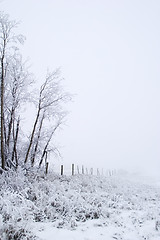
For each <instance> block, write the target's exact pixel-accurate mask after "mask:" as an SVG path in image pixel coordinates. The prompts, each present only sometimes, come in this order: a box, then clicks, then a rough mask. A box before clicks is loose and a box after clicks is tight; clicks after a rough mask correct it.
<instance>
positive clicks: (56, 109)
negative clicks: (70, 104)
mask: <svg viewBox="0 0 160 240" xmlns="http://www.w3.org/2000/svg"><path fill="white" fill-rule="evenodd" d="M70 99H71V95H70V94H68V93H66V92H65V91H64V90H63V86H62V79H61V75H60V70H59V69H56V70H55V71H53V72H51V73H48V74H47V76H46V79H45V82H44V83H43V84H42V86H41V87H40V91H39V95H38V97H37V100H36V102H35V105H36V112H37V113H36V117H35V121H34V124H33V129H32V132H31V135H30V139H29V144H28V148H27V151H26V155H25V163H27V161H28V158H29V156H30V158H31V164H32V165H34V163H35V157H36V155H37V154H38V153H39V154H38V156H39V157H40V161H39V166H41V164H42V162H43V159H44V157H45V154H46V153H47V151H49V146H50V143H51V140H52V137H53V135H54V134H55V132H56V130H57V129H58V128H59V127H60V126H61V124H62V123H63V121H64V117H65V116H66V112H65V111H64V110H63V103H65V102H66V101H68V100H70ZM42 142H43V144H42ZM39 146H41V147H40V148H39ZM50 150H51V149H50Z"/></svg>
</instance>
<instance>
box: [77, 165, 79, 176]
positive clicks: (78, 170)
mask: <svg viewBox="0 0 160 240" xmlns="http://www.w3.org/2000/svg"><path fill="white" fill-rule="evenodd" d="M77 173H78V174H79V167H78V166H77Z"/></svg>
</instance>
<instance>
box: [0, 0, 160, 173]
mask: <svg viewBox="0 0 160 240" xmlns="http://www.w3.org/2000/svg"><path fill="white" fill-rule="evenodd" d="M0 8H1V10H4V11H5V12H6V13H9V15H10V17H11V19H17V20H20V21H21V24H20V26H19V31H20V33H22V34H24V35H25V36H26V38H27V40H26V43H25V46H24V50H23V54H24V56H25V57H27V56H29V57H30V62H31V64H32V68H31V69H32V70H33V71H34V73H35V74H36V76H37V79H38V80H39V81H41V80H42V78H43V77H44V75H45V73H46V69H47V68H48V67H49V69H54V68H56V67H59V66H61V67H62V73H63V76H64V78H65V79H66V80H65V85H66V86H67V89H68V90H69V91H70V92H71V93H75V94H77V96H76V97H75V100H74V103H72V104H70V106H69V108H70V110H71V113H70V115H69V116H68V122H67V125H68V126H67V127H64V130H63V131H62V132H61V133H60V135H59V142H60V143H61V145H62V146H64V147H63V149H62V154H63V156H64V162H67V163H71V162H74V163H78V164H85V165H87V166H90V167H92V166H96V167H100V168H101V167H102V166H103V167H104V168H110V167H113V168H123V167H127V168H129V167H131V168H135V167H137V168H142V169H149V171H150V170H151V169H153V170H157V171H158V170H160V94H159V92H160V1H159V0H157V1H156V0H152V1H151V0H130V1H128V0H126V1H125V0H23V1H22V0H3V1H1V3H0Z"/></svg>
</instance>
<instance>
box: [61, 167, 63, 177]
mask: <svg viewBox="0 0 160 240" xmlns="http://www.w3.org/2000/svg"><path fill="white" fill-rule="evenodd" d="M61 175H63V165H61Z"/></svg>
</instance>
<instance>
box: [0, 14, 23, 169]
mask: <svg viewBox="0 0 160 240" xmlns="http://www.w3.org/2000/svg"><path fill="white" fill-rule="evenodd" d="M16 26H17V23H16V22H15V21H10V20H9V18H8V15H6V14H3V13H0V81H1V82H0V86H1V89H0V90H1V103H0V106H1V112H0V113H1V121H0V128H1V130H0V131H1V153H0V156H1V163H2V169H5V159H6V157H5V154H6V153H5V146H4V130H5V126H4V125H5V121H4V115H5V109H4V107H5V106H4V105H5V103H4V98H5V85H6V81H7V68H8V61H9V59H11V58H12V56H13V52H15V51H16V50H17V48H16V44H17V43H18V42H21V43H22V42H23V40H24V38H23V37H22V36H21V35H15V34H14V33H13V30H14V29H15V28H16Z"/></svg>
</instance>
